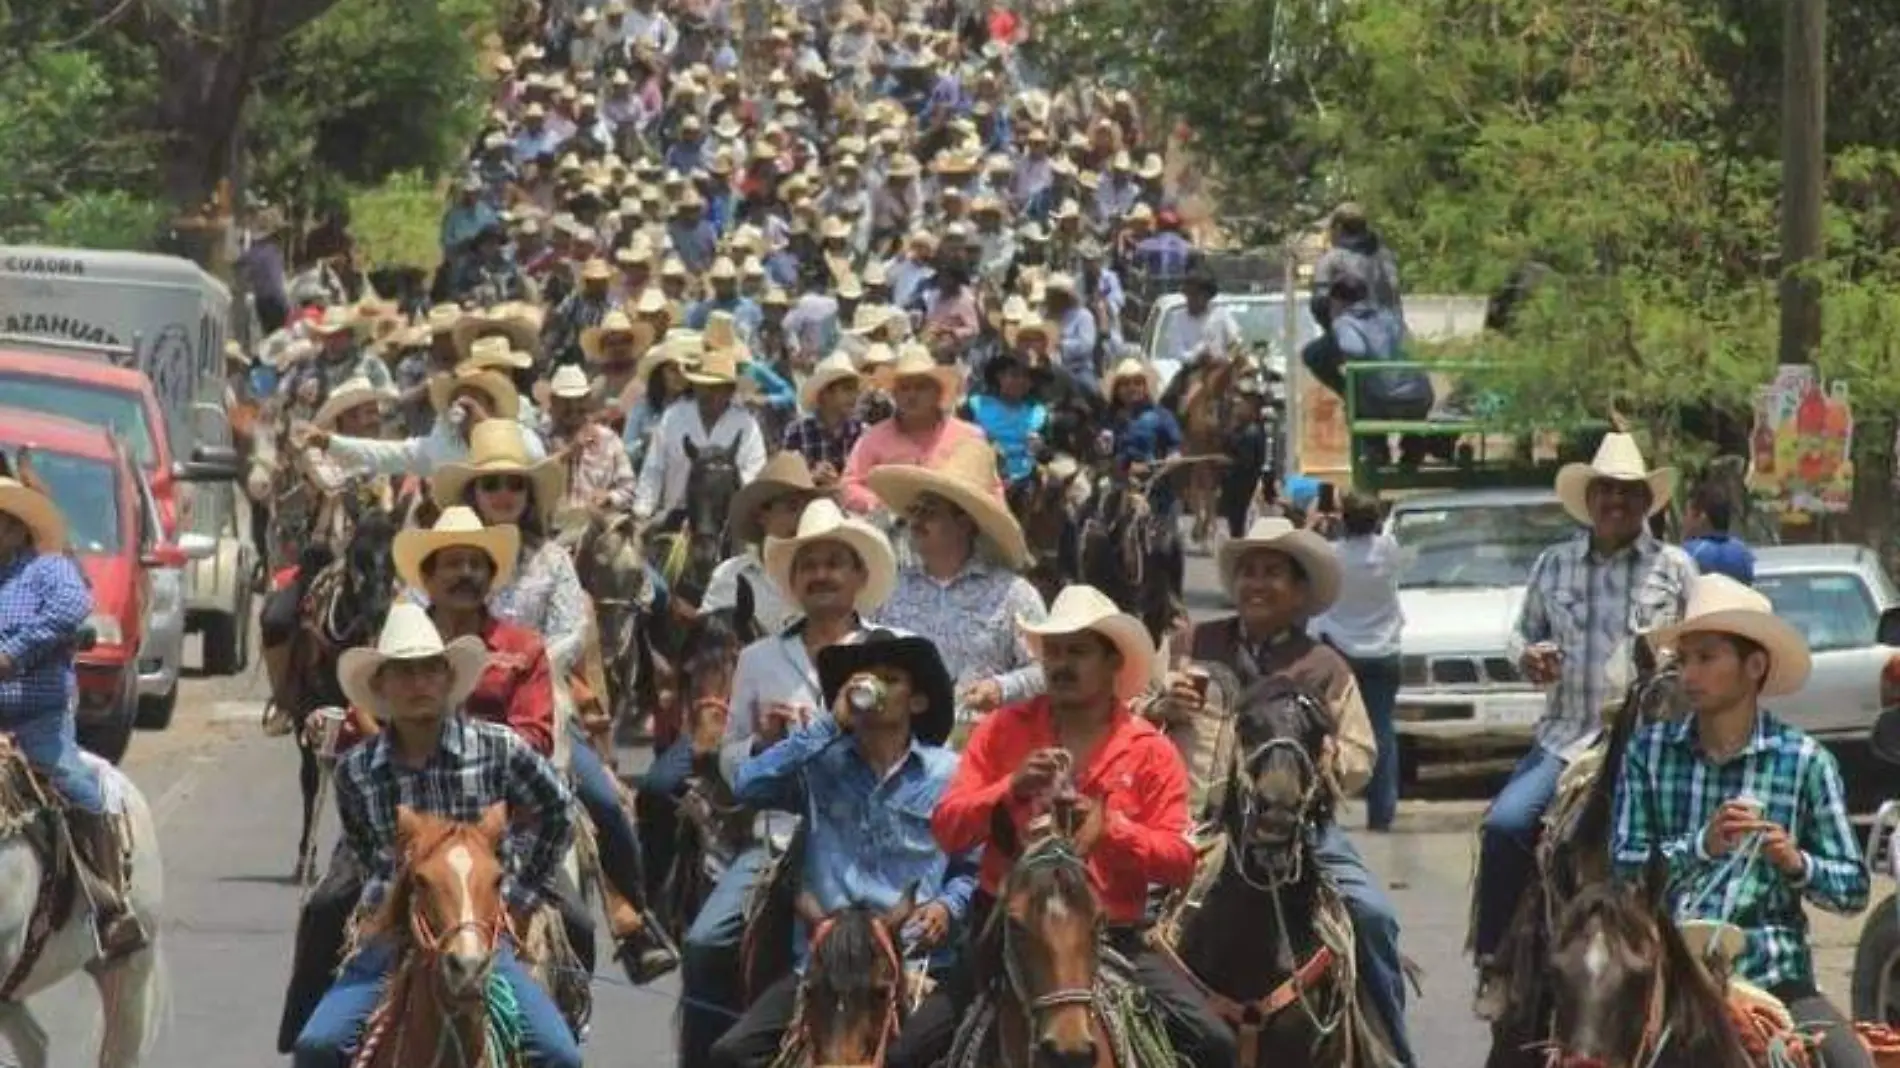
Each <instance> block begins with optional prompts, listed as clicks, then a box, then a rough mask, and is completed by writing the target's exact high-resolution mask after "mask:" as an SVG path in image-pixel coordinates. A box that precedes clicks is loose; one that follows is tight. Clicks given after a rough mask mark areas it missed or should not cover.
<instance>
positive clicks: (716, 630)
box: [674, 579, 758, 756]
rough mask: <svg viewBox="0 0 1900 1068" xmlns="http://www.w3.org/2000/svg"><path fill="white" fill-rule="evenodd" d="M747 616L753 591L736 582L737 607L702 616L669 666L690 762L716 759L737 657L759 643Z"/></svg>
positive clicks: (728, 713)
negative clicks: (696, 758) (691, 755)
mask: <svg viewBox="0 0 1900 1068" xmlns="http://www.w3.org/2000/svg"><path fill="white" fill-rule="evenodd" d="M752 614H753V613H752V587H751V586H750V585H749V584H747V583H746V581H745V580H744V579H741V580H739V603H738V604H737V605H736V606H735V607H733V608H722V609H719V610H717V611H713V612H705V613H702V614H701V615H700V616H699V617H698V618H697V619H695V620H694V621H693V624H692V626H691V627H690V628H689V629H688V631H687V634H686V638H685V640H684V641H682V642H681V644H680V653H679V656H678V657H677V658H676V660H675V661H674V669H675V678H676V689H677V692H678V695H679V698H678V700H679V704H680V707H681V708H682V709H683V710H684V711H685V723H684V727H685V730H686V733H687V735H688V737H690V738H691V740H692V745H693V753H694V755H695V756H708V755H711V754H713V753H717V752H718V751H719V743H720V741H721V740H722V739H723V738H724V737H725V733H726V721H727V720H729V719H730V718H731V717H732V706H731V704H730V701H731V699H732V676H733V674H734V672H736V671H737V670H738V667H739V651H740V650H741V649H743V648H745V647H746V646H747V645H749V644H751V643H752V642H753V641H754V640H756V638H757V637H758V626H757V624H756V622H755V621H754V620H753V618H752Z"/></svg>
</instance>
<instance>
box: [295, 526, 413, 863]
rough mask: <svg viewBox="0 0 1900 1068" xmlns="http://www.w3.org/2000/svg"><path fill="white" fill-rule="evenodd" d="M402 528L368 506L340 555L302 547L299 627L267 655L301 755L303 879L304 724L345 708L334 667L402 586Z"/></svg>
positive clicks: (311, 811)
mask: <svg viewBox="0 0 1900 1068" xmlns="http://www.w3.org/2000/svg"><path fill="white" fill-rule="evenodd" d="M399 526H400V524H399V523H398V522H397V520H396V518H395V516H394V515H392V514H391V513H389V512H386V511H384V510H383V509H381V508H376V507H370V508H366V509H365V510H364V511H363V512H361V513H360V514H359V515H358V516H357V517H356V522H355V526H354V529H353V531H352V532H351V535H350V541H349V544H348V546H346V547H345V549H344V551H343V554H342V556H340V557H337V558H335V559H333V560H328V561H327V562H326V558H327V556H328V554H327V552H326V551H325V550H324V549H322V548H320V547H313V548H308V549H306V551H305V553H304V557H303V564H302V565H301V566H300V567H299V568H298V572H297V579H296V582H295V583H294V584H293V585H292V587H291V591H292V592H291V596H293V597H294V598H295V601H296V604H297V606H298V609H297V614H298V623H297V628H296V630H295V632H294V633H293V634H292V635H291V637H290V640H289V642H288V648H287V649H285V650H283V651H282V652H280V653H278V654H276V655H275V656H274V657H273V656H272V655H271V654H270V653H269V652H267V654H266V663H267V664H269V665H270V666H271V667H272V668H273V670H272V671H271V672H270V675H271V680H270V682H271V703H272V704H274V705H275V706H276V707H277V708H279V709H282V710H283V711H284V712H286V713H287V714H288V715H289V716H290V718H291V721H292V722H293V724H294V725H295V728H296V729H295V731H294V732H293V734H294V736H295V737H296V739H297V749H298V754H299V767H298V780H299V783H300V785H301V786H302V789H303V824H302V830H301V831H300V833H299V834H298V837H297V866H296V870H295V875H294V877H295V878H297V879H305V878H307V877H309V876H310V874H311V873H312V872H313V871H314V870H315V862H316V857H315V854H314V845H315V840H314V839H315V833H316V826H317V815H318V812H317V800H318V798H317V793H318V786H319V783H320V782H321V776H320V775H319V768H318V764H317V753H316V750H315V748H313V746H312V745H311V744H310V742H308V741H307V740H306V739H305V738H304V730H303V727H304V721H305V720H306V719H308V718H309V716H310V714H311V713H312V712H314V711H316V710H317V709H319V708H326V707H332V708H343V707H347V706H348V704H349V700H348V698H346V697H344V695H343V689H342V686H341V685H340V684H339V683H338V682H337V676H336V668H337V663H338V661H339V660H340V659H341V658H342V656H343V652H344V651H345V650H347V649H352V648H355V647H356V646H359V645H367V644H368V643H370V642H372V641H374V640H375V639H376V635H377V633H378V632H379V631H381V629H382V626H383V617H384V616H386V615H387V614H388V613H389V606H390V604H391V603H392V602H393V601H394V600H395V598H396V593H397V589H398V587H399V585H400V582H399V580H398V579H397V577H396V565H395V559H394V556H393V554H392V549H393V547H394V544H395V540H396V532H397V530H398V528H399Z"/></svg>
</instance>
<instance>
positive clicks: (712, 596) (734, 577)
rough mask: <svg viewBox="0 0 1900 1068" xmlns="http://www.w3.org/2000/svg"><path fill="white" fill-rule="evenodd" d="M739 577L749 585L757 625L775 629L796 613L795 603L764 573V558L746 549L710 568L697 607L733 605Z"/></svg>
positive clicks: (711, 608)
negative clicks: (708, 577)
mask: <svg viewBox="0 0 1900 1068" xmlns="http://www.w3.org/2000/svg"><path fill="white" fill-rule="evenodd" d="M740 579H745V581H746V585H747V586H750V587H751V588H752V616H753V618H754V619H757V620H758V621H759V626H761V627H764V628H765V629H766V630H768V631H772V632H774V633H776V632H778V631H781V630H784V629H785V628H786V626H787V625H789V624H790V623H791V622H792V620H793V619H795V618H797V617H798V606H797V605H795V604H793V603H791V602H790V601H788V600H786V599H785V594H784V593H783V592H781V591H780V590H779V588H778V583H776V582H773V581H772V579H771V577H770V576H768V575H767V574H766V573H765V561H763V560H761V559H759V554H758V553H757V552H754V551H752V550H750V549H748V550H746V551H745V552H742V553H740V554H739V555H738V556H735V557H732V558H731V559H729V560H723V561H721V562H720V564H719V566H718V567H716V568H713V573H712V578H711V579H710V580H708V582H707V583H706V593H705V595H704V596H702V597H701V598H700V599H699V610H700V611H702V612H716V611H718V610H719V609H721V608H733V607H736V606H737V605H738V603H739V580H740Z"/></svg>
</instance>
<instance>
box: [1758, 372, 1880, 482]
mask: <svg viewBox="0 0 1900 1068" xmlns="http://www.w3.org/2000/svg"><path fill="white" fill-rule="evenodd" d="M1748 453H1749V457H1748V489H1749V492H1750V493H1752V494H1753V495H1755V496H1756V497H1758V498H1760V499H1761V501H1762V505H1763V507H1765V508H1766V509H1767V510H1769V511H1771V512H1806V513H1824V512H1825V513H1840V512H1845V511H1847V509H1848V506H1849V505H1851V504H1852V503H1853V499H1854V461H1853V455H1854V414H1853V409H1852V408H1851V407H1850V405H1849V403H1848V397H1847V383H1846V382H1843V381H1839V380H1836V381H1834V382H1830V383H1824V382H1822V381H1821V379H1820V378H1819V376H1817V375H1816V374H1815V372H1814V368H1812V367H1806V366H1784V367H1782V368H1781V370H1780V371H1779V372H1777V373H1776V375H1775V380H1774V382H1772V383H1770V384H1769V385H1767V386H1765V387H1763V388H1762V389H1760V390H1758V391H1756V394H1755V426H1754V428H1753V430H1752V432H1751V433H1750V434H1749V448H1748Z"/></svg>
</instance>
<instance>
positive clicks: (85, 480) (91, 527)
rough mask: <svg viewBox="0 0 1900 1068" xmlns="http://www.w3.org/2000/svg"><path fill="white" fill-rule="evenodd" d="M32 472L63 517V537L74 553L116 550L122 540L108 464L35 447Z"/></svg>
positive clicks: (114, 476)
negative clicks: (64, 530)
mask: <svg viewBox="0 0 1900 1068" xmlns="http://www.w3.org/2000/svg"><path fill="white" fill-rule="evenodd" d="M33 471H34V473H35V474H37V475H38V476H39V477H40V481H42V482H44V483H45V484H46V487H47V489H49V490H51V491H52V494H53V502H54V503H55V504H57V505H59V510H60V513H61V514H62V515H64V516H65V517H66V540H67V542H68V543H69V544H70V545H72V547H73V551H74V552H77V553H80V554H82V555H104V556H110V555H112V554H114V553H116V552H118V551H119V547H120V546H121V545H122V544H123V543H124V541H125V539H124V538H123V537H121V530H120V524H119V477H118V472H116V471H114V470H113V466H112V464H110V463H108V462H106V461H105V460H94V459H89V458H87V457H84V456H73V455H71V454H70V453H61V452H48V451H47V450H45V449H36V450H34V452H33Z"/></svg>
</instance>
